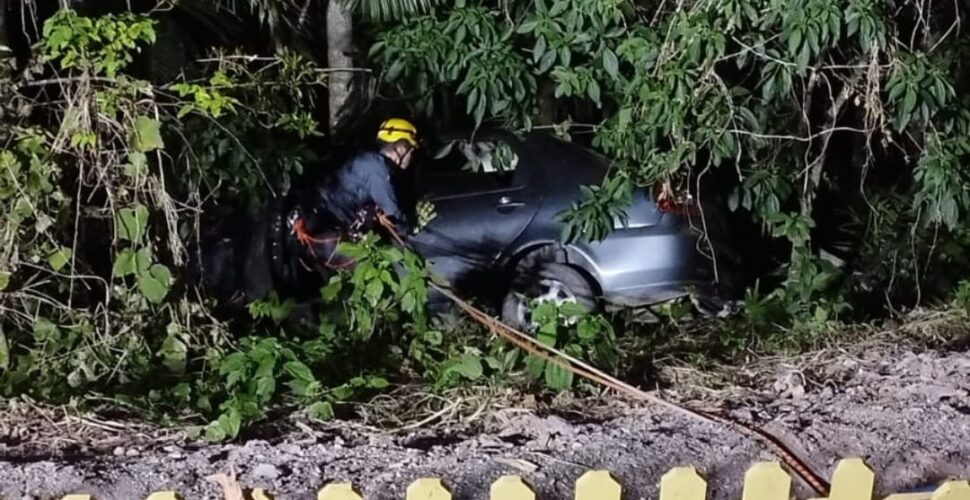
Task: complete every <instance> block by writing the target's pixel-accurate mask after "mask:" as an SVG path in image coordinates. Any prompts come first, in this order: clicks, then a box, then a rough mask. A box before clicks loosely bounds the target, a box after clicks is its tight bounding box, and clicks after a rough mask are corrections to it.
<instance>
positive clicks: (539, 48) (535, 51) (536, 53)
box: [532, 36, 546, 62]
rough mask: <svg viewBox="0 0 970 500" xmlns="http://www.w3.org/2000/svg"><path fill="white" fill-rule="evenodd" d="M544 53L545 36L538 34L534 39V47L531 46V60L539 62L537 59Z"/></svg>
mask: <svg viewBox="0 0 970 500" xmlns="http://www.w3.org/2000/svg"><path fill="white" fill-rule="evenodd" d="M545 53H546V37H544V36H540V37H539V39H538V40H536V45H535V47H533V48H532V61H533V62H539V59H541V58H542V56H543V55H544V54H545Z"/></svg>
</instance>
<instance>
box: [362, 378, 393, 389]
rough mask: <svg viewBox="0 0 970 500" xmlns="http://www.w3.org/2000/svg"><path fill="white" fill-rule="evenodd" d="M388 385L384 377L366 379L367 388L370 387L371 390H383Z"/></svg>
mask: <svg viewBox="0 0 970 500" xmlns="http://www.w3.org/2000/svg"><path fill="white" fill-rule="evenodd" d="M390 385H391V383H390V382H388V381H387V379H386V378H384V377H368V378H367V387H370V388H371V389H384V388H387V387H389V386H390Z"/></svg>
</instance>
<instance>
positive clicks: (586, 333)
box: [525, 301, 617, 391]
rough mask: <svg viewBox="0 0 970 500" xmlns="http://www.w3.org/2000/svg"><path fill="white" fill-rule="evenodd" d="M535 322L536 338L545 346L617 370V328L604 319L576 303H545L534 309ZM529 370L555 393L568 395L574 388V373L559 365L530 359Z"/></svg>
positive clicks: (529, 357)
mask: <svg viewBox="0 0 970 500" xmlns="http://www.w3.org/2000/svg"><path fill="white" fill-rule="evenodd" d="M532 320H533V322H535V323H536V324H537V325H538V328H537V330H536V338H537V339H538V340H539V341H540V342H542V343H543V344H545V345H547V346H549V347H555V348H556V349H559V350H560V351H562V352H564V353H566V354H568V355H570V356H572V357H574V358H578V359H583V360H587V361H590V362H592V363H593V364H594V365H595V366H598V367H600V368H602V369H605V370H614V369H615V368H616V362H617V352H616V344H615V342H616V339H615V336H614V334H613V327H612V325H611V324H610V323H609V321H607V320H606V319H605V318H603V317H602V316H599V315H594V314H589V311H587V310H586V309H585V308H584V307H583V306H582V305H580V304H577V303H575V302H565V303H563V304H561V305H560V304H556V303H555V302H550V301H541V302H538V303H536V304H535V305H534V306H533V308H532ZM525 367H526V373H527V374H528V376H529V377H530V378H531V379H532V380H536V381H538V380H542V381H544V382H545V384H546V385H548V386H549V388H551V389H553V390H556V391H565V390H567V389H569V388H570V387H572V385H573V373H572V372H570V371H568V370H567V369H566V368H565V367H563V366H562V365H561V364H559V363H556V362H551V361H547V360H545V359H543V358H539V357H537V356H535V355H529V356H528V357H527V358H526V360H525Z"/></svg>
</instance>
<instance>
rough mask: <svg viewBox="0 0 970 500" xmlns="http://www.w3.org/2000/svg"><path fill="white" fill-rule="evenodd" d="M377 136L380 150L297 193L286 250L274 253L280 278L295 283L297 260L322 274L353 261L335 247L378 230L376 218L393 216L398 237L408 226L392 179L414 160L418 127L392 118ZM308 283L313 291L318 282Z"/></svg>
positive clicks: (290, 213) (288, 223) (289, 213)
mask: <svg viewBox="0 0 970 500" xmlns="http://www.w3.org/2000/svg"><path fill="white" fill-rule="evenodd" d="M376 139H377V146H378V147H377V150H376V151H364V152H361V153H359V154H357V155H355V156H354V157H352V158H351V159H350V160H348V161H347V162H345V163H344V164H343V165H342V166H341V167H339V168H338V169H337V170H336V171H335V172H333V173H332V174H331V175H328V176H325V177H324V178H323V179H322V180H321V181H319V182H314V183H312V184H311V185H309V186H305V187H303V188H302V190H301V191H299V192H298V193H297V194H296V195H295V197H296V200H295V203H293V204H291V205H292V208H290V209H289V210H288V211H287V215H286V221H285V225H286V229H287V233H288V234H287V235H286V238H285V239H286V240H287V241H286V242H285V243H283V245H284V247H286V248H281V249H280V251H277V252H275V255H273V260H274V263H275V264H277V266H276V267H277V268H278V269H279V271H278V272H277V280H278V281H280V282H283V283H286V282H294V281H295V277H296V275H297V273H298V272H299V270H298V269H295V268H294V267H293V265H292V264H293V262H292V261H293V260H294V258H297V260H299V265H300V267H302V268H303V269H304V270H306V271H311V272H312V273H314V274H316V275H318V276H320V277H322V278H325V277H326V276H328V275H329V274H330V272H332V271H333V270H335V269H339V268H343V267H349V266H351V265H353V261H352V260H351V259H349V258H346V257H344V256H341V255H339V254H337V252H336V247H337V245H338V244H339V243H340V242H341V241H354V240H356V239H358V238H360V237H361V236H362V235H363V234H364V233H365V232H368V231H370V230H374V229H376V228H377V227H378V224H379V222H378V219H377V218H378V216H385V217H387V218H389V219H390V221H392V222H393V223H394V226H395V228H396V231H397V233H398V234H400V235H403V234H407V232H408V231H409V230H410V224H409V223H408V220H407V216H406V215H405V211H404V210H402V208H401V206H400V204H399V202H398V198H397V196H396V194H395V190H394V183H393V177H394V176H395V175H396V174H399V173H403V172H404V171H405V170H406V169H407V168H408V167H409V166H410V165H411V163H412V161H413V157H414V153H415V151H417V149H418V145H419V141H418V130H417V127H415V126H414V125H413V124H412V123H411V122H409V121H407V120H404V119H401V118H392V119H389V120H387V121H385V122H384V123H382V124H381V126H380V128H379V129H378V131H377V137H376ZM284 250H285V251H284ZM314 281H315V280H314ZM308 286H309V287H310V289H312V288H313V287H314V286H316V285H315V284H314V285H309V284H308Z"/></svg>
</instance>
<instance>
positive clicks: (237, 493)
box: [206, 469, 246, 500]
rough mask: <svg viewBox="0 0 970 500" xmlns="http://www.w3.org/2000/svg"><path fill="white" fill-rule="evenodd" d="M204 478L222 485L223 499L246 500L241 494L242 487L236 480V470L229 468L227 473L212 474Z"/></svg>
mask: <svg viewBox="0 0 970 500" xmlns="http://www.w3.org/2000/svg"><path fill="white" fill-rule="evenodd" d="M206 479H208V480H210V481H214V482H216V483H218V484H219V486H222V494H223V495H224V500H246V497H245V496H243V490H242V487H241V486H239V482H238V481H236V470H235V469H229V475H228V476H227V475H226V474H213V475H211V476H209V477H207V478H206Z"/></svg>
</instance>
